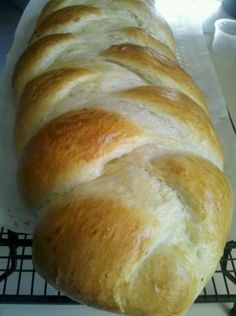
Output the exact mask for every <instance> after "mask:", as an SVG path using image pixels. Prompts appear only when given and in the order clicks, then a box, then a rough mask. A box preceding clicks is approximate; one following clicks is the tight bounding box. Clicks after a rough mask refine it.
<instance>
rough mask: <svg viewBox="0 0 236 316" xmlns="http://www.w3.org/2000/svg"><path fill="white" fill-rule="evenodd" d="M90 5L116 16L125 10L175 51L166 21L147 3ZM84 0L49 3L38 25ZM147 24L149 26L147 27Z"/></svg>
mask: <svg viewBox="0 0 236 316" xmlns="http://www.w3.org/2000/svg"><path fill="white" fill-rule="evenodd" d="M89 3H90V5H91V6H94V7H97V8H101V9H102V10H103V12H105V11H107V10H106V9H109V10H112V11H113V12H112V13H113V14H114V13H115V12H116V11H117V12H118V13H117V14H118V15H121V14H122V13H121V12H120V11H121V10H125V11H126V12H129V13H130V14H131V16H132V18H134V19H135V20H136V23H137V26H138V25H139V24H141V25H142V27H143V28H146V30H148V31H152V32H153V33H156V34H157V35H158V34H160V33H162V34H163V41H166V42H167V44H168V46H169V47H170V48H171V50H172V51H173V52H174V51H175V40H174V36H173V33H172V31H171V29H170V27H169V25H168V24H167V23H166V21H165V20H164V19H163V18H162V16H161V15H160V14H159V13H158V15H157V14H155V13H154V12H153V8H152V7H150V6H149V5H148V3H147V2H146V1H145V2H142V1H138V0H113V1H111V0H108V1H104V0H101V1H100V0H94V1H91V0H90V2H89ZM86 4H87V2H86V0H77V1H76V0H74V1H64V0H54V1H49V3H48V4H47V5H46V6H45V8H44V10H43V11H42V14H41V16H40V19H39V23H41V22H42V21H43V20H44V19H45V18H47V17H48V16H49V15H51V14H52V13H53V12H56V11H58V10H60V9H62V8H65V7H70V6H72V5H86ZM140 20H142V22H140ZM148 24H149V25H148Z"/></svg>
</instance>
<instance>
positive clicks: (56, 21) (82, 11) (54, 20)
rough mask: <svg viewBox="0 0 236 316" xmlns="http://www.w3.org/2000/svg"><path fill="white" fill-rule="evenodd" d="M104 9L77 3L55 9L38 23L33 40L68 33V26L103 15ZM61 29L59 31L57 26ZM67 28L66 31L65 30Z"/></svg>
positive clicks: (74, 25)
mask: <svg viewBox="0 0 236 316" xmlns="http://www.w3.org/2000/svg"><path fill="white" fill-rule="evenodd" d="M101 15H102V11H101V10H100V9H99V8H95V7H89V6H85V5H77V6H71V7H66V8H63V9H61V10H58V11H55V12H53V13H52V14H50V15H49V16H47V17H46V18H45V19H44V20H43V21H42V22H41V23H39V24H38V26H37V28H36V30H35V32H34V34H33V37H32V40H33V41H35V40H38V39H39V38H41V37H42V36H45V34H46V35H49V34H51V33H53V34H57V33H60V34H62V33H68V30H67V28H68V27H72V28H73V27H76V25H77V24H78V23H80V22H81V21H84V20H85V19H87V18H91V17H95V16H101ZM58 27H59V30H58V31H57V28H58ZM63 28H65V31H63Z"/></svg>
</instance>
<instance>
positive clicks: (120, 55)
mask: <svg viewBox="0 0 236 316" xmlns="http://www.w3.org/2000/svg"><path fill="white" fill-rule="evenodd" d="M102 55H103V56H104V57H105V58H107V59H108V60H110V61H112V62H116V63H119V64H120V65H122V66H124V67H127V68H130V69H131V70H133V71H135V72H136V73H138V74H139V75H140V76H142V77H144V78H145V79H146V80H147V81H148V82H150V83H154V84H161V85H164V86H167V87H168V86H169V87H172V88H178V89H179V90H180V91H182V92H183V93H185V94H187V95H188V96H189V97H190V98H192V99H193V100H194V101H195V102H196V103H198V104H199V105H200V106H201V107H202V108H203V109H204V110H206V103H205V99H204V96H203V95H202V93H201V92H200V91H199V89H198V88H197V86H196V84H195V83H194V81H193V80H192V78H191V77H190V76H189V75H188V74H187V73H186V72H185V71H184V70H183V69H182V68H180V66H179V65H178V64H177V63H175V62H174V61H172V60H170V59H169V58H168V57H166V56H165V55H163V54H162V53H160V52H159V51H157V50H153V49H151V48H148V47H142V46H138V45H134V44H120V45H113V46H112V47H110V48H109V49H108V50H107V51H105V52H104V53H103V54H102Z"/></svg>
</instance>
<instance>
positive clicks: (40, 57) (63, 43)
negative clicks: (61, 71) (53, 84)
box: [13, 34, 75, 99]
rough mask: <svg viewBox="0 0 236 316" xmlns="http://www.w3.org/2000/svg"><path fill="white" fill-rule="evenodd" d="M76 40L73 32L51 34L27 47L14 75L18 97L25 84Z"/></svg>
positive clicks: (14, 85)
mask: <svg viewBox="0 0 236 316" xmlns="http://www.w3.org/2000/svg"><path fill="white" fill-rule="evenodd" d="M74 40H75V38H74V36H73V35H72V34H57V35H49V36H46V37H43V38H42V39H40V40H39V41H37V42H36V43H34V44H33V45H31V46H29V47H28V48H27V50H26V51H25V52H24V53H23V54H22V56H21V57H20V59H19V61H18V62H17V65H16V67H15V71H14V75H13V89H14V91H15V96H16V99H19V97H20V95H21V93H22V91H23V88H24V87H25V85H26V84H27V83H28V82H29V81H30V80H31V79H33V78H34V77H35V76H36V75H39V74H40V73H41V72H42V71H43V70H44V69H45V68H46V69H47V64H49V63H50V62H51V63H52V62H53V61H54V60H55V59H56V57H57V55H59V54H60V53H61V52H63V50H64V49H65V48H67V46H68V45H69V44H70V43H71V42H73V41H74Z"/></svg>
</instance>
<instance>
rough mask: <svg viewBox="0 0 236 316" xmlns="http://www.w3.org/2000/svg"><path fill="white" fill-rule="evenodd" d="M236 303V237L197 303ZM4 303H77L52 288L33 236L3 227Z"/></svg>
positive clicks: (0, 291) (0, 271)
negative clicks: (35, 256) (38, 264)
mask: <svg viewBox="0 0 236 316" xmlns="http://www.w3.org/2000/svg"><path fill="white" fill-rule="evenodd" d="M215 302H217V303H219V302H224V303H234V307H233V309H232V310H231V312H230V315H231V316H236V241H229V242H228V243H227V245H226V247H225V251H224V255H223V257H222V259H221V261H220V263H219V266H218V268H217V270H216V272H215V274H214V276H213V277H212V279H211V281H210V282H209V283H208V284H207V286H206V287H205V288H204V290H203V291H202V293H201V295H199V297H198V298H197V300H196V303H215ZM0 303H7V304H11V303H13V304H39V303H41V304H77V303H75V302H74V301H72V300H70V299H69V298H68V297H66V296H65V295H63V294H61V293H60V292H58V291H57V290H55V289H54V288H52V287H51V286H50V285H49V284H48V283H47V282H45V281H44V280H43V279H42V278H41V277H40V276H39V275H38V274H37V272H35V270H34V268H33V266H32V236H31V235H29V234H16V233H14V232H11V231H7V230H4V229H3V228H2V229H1V231H0Z"/></svg>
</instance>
